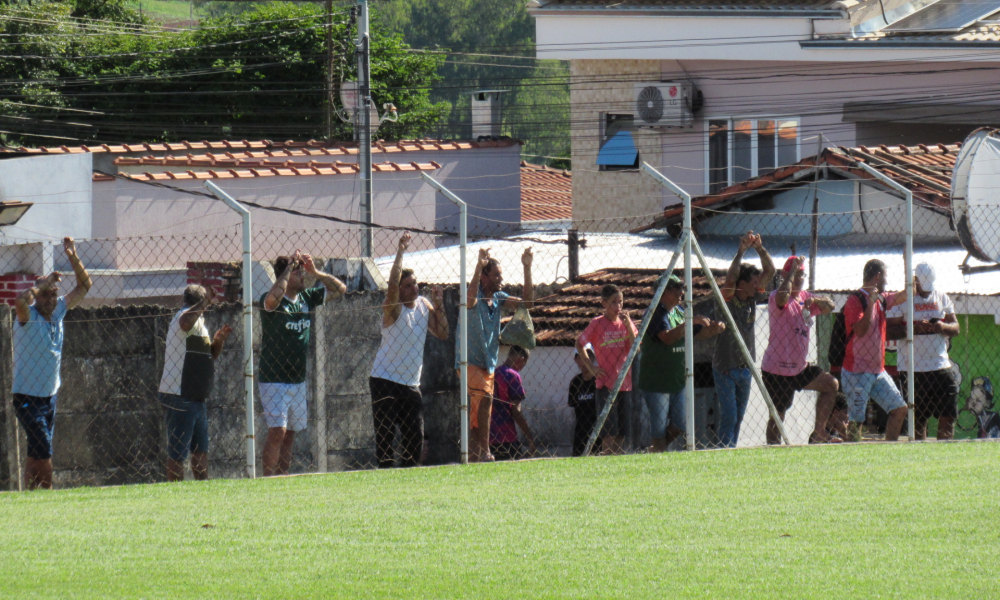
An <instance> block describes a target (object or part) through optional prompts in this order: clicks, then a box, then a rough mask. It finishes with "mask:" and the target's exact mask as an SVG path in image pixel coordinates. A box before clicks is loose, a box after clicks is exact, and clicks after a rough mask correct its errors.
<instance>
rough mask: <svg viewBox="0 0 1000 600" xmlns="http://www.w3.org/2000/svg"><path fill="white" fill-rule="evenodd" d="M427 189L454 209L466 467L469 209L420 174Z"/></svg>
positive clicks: (461, 445)
mask: <svg viewBox="0 0 1000 600" xmlns="http://www.w3.org/2000/svg"><path fill="white" fill-rule="evenodd" d="M420 176H421V177H423V178H424V181H426V182H427V183H428V184H430V186H431V187H433V188H434V189H436V190H437V191H439V192H441V194H442V195H443V196H444V197H445V198H447V199H448V200H451V201H452V202H454V203H455V204H456V205H457V206H458V236H459V238H460V240H459V250H458V255H459V261H460V266H459V274H458V278H459V284H458V332H457V333H456V334H455V335H458V336H459V341H458V379H459V386H460V390H459V405H460V406H461V409H460V410H461V412H462V416H461V419H460V420H461V428H462V431H461V433H460V437H459V440H460V441H459V454H460V455H461V461H462V464H463V465H466V464H469V335H468V325H469V306H468V295H469V280H468V279H467V277H466V264H465V253H466V244H467V238H468V230H467V226H468V217H469V211H468V209H469V207H468V205H466V203H465V202H463V201H462V199H461V198H459V197H458V196H456V195H455V194H453V193H452V192H451V190H449V189H448V188H446V187H444V186H443V185H441V183H440V182H438V181H437V180H436V179H434V178H433V177H431V176H430V175H428V174H427V173H420Z"/></svg>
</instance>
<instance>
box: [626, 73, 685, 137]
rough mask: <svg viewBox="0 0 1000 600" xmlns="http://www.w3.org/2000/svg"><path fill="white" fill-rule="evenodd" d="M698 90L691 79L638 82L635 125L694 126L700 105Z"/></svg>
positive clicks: (636, 87) (643, 126)
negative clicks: (685, 80)
mask: <svg viewBox="0 0 1000 600" xmlns="http://www.w3.org/2000/svg"><path fill="white" fill-rule="evenodd" d="M699 103H700V102H698V100H697V91H696V90H695V87H694V85H693V84H691V83H690V82H672V81H667V82H663V81H657V82H652V83H637V84H635V126H636V127H642V128H650V129H652V128H661V127H691V126H692V125H693V124H694V110H696V109H697V108H698V106H697V105H698V104H699Z"/></svg>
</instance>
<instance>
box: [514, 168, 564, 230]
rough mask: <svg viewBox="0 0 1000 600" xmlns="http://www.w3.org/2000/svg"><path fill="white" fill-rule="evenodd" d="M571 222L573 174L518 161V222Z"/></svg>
mask: <svg viewBox="0 0 1000 600" xmlns="http://www.w3.org/2000/svg"><path fill="white" fill-rule="evenodd" d="M572 218H573V176H572V174H571V173H570V172H569V171H562V170H559V169H552V168H549V167H546V166H543V165H533V164H530V163H526V162H524V161H521V221H555V220H564V219H572Z"/></svg>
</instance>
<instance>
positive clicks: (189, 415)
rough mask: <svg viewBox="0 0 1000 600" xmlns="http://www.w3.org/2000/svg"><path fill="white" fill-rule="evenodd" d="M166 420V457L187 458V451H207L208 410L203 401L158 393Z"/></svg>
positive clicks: (177, 459) (183, 459)
mask: <svg viewBox="0 0 1000 600" xmlns="http://www.w3.org/2000/svg"><path fill="white" fill-rule="evenodd" d="M160 404H162V405H163V409H164V410H163V412H164V415H165V416H166V420H167V458H169V459H170V460H175V461H177V462H184V461H185V460H187V457H188V451H189V450H190V451H191V452H208V412H207V411H206V410H205V403H204V402H197V401H195V400H188V399H187V398H184V397H183V396H176V395H174V394H164V393H162V392H161V393H160Z"/></svg>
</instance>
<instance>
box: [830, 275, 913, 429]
mask: <svg viewBox="0 0 1000 600" xmlns="http://www.w3.org/2000/svg"><path fill="white" fill-rule="evenodd" d="M863 276H864V286H863V287H862V288H861V289H860V290H858V291H856V292H853V293H852V294H851V295H850V297H848V299H847V302H846V303H845V304H844V309H843V310H844V327H845V329H846V335H847V344H846V346H845V349H844V368H843V371H842V372H841V375H840V385H841V387H842V388H843V390H844V394H845V395H846V396H847V403H848V407H849V411H850V422H849V423H848V434H847V435H848V438H849V439H850V441H852V442H860V441H861V438H862V429H863V427H864V423H865V419H866V416H867V411H868V400H869V399H874V400H875V402H877V403H878V404H879V406H881V407H882V408H883V410H885V412H887V413H888V414H889V420H888V422H887V423H886V426H885V439H886V441H887V442H893V441H896V440H897V439H899V432H900V429H902V427H903V419H904V418H905V417H906V402H904V401H903V396H902V395H901V394H900V393H899V390H898V389H896V384H895V383H894V382H893V381H892V377H890V376H889V374H888V373H886V372H885V325H886V312H887V311H888V310H891V309H892V308H893V307H894V306H898V305H900V304H902V303H903V302H906V292H905V291H902V292H898V293H895V294H894V293H890V292H886V291H885V285H886V279H887V274H886V266H885V263H883V262H882V261H880V260H878V259H877V258H873V259H871V260H869V261H868V262H867V263H865V268H864V275H863Z"/></svg>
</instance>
